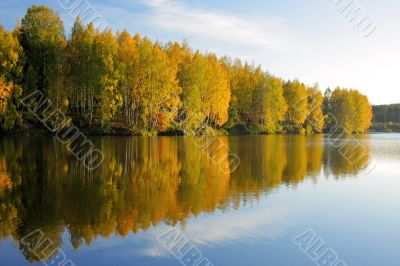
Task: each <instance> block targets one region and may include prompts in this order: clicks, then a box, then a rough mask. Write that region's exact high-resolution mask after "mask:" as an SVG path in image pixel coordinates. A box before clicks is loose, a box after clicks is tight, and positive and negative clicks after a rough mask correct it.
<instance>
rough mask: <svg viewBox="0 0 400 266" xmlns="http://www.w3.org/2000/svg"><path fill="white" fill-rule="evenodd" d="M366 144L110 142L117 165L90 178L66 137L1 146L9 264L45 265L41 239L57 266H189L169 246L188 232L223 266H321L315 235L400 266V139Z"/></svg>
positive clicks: (104, 146) (355, 260)
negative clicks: (167, 236) (304, 244)
mask: <svg viewBox="0 0 400 266" xmlns="http://www.w3.org/2000/svg"><path fill="white" fill-rule="evenodd" d="M357 139H358V140H357V142H355V141H350V142H348V143H347V144H346V143H345V142H343V145H342V146H340V147H341V149H338V148H337V147H338V146H337V145H336V144H335V143H332V142H331V141H329V140H328V139H324V138H323V137H322V136H311V137H305V136H245V137H220V138H218V143H219V145H220V147H222V148H219V149H218V151H217V153H216V149H213V147H212V145H213V144H212V145H210V146H208V147H205V146H199V145H197V144H198V142H196V141H195V140H194V139H193V138H182V137H155V138H135V137H98V138H94V139H93V141H94V142H95V144H96V146H97V147H99V148H100V149H101V150H102V151H103V153H104V156H105V160H104V162H103V164H102V165H101V167H100V168H99V169H97V170H96V171H94V172H88V171H86V170H85V168H84V167H83V166H82V165H81V164H80V163H79V162H77V161H76V159H75V158H74V157H73V156H72V155H71V154H70V152H68V149H67V148H66V147H65V146H63V145H62V144H59V143H58V142H57V140H56V139H54V138H51V137H19V138H15V137H2V138H0V265H8V266H12V265H44V264H43V263H42V262H40V258H42V257H39V256H38V254H37V252H36V251H37V250H40V249H39V248H38V247H37V249H34V248H32V246H31V247H30V246H29V245H28V246H27V245H25V244H24V239H26V238H24V237H26V236H27V235H29V234H30V233H32V232H41V233H43V239H46V240H48V241H49V243H50V246H49V248H47V249H42V250H41V256H45V257H46V256H47V257H49V261H47V264H48V265H51V260H52V259H53V260H54V256H51V255H52V253H54V251H55V250H56V251H57V252H58V254H61V252H63V254H65V256H66V257H67V258H68V259H69V260H70V261H72V262H73V263H74V265H77V266H78V265H163V266H164V265H182V264H181V262H180V261H179V260H178V259H176V258H175V257H174V256H173V254H172V253H171V251H170V250H168V249H167V248H165V247H164V246H163V244H162V243H160V241H159V240H158V237H159V236H160V234H163V233H165V232H168V230H170V229H171V228H177V229H178V230H179V232H180V236H184V237H185V239H186V238H187V239H188V240H190V242H188V245H190V247H196V248H197V249H198V250H199V251H200V252H201V253H202V256H203V257H204V258H207V259H208V260H209V262H210V263H212V264H213V265H285V266H286V265H288V266H295V265H296V266H302V265H316V264H315V262H314V261H313V260H312V259H311V258H310V257H309V256H308V255H307V254H306V253H305V252H303V251H302V250H301V249H300V247H298V246H296V245H295V244H294V243H293V241H292V239H293V238H295V237H296V236H298V235H300V234H302V233H303V232H305V231H307V230H308V229H311V230H313V231H314V232H315V234H316V235H317V237H319V238H320V239H321V240H323V242H324V248H325V250H326V249H328V248H331V249H332V250H334V251H335V252H336V254H337V255H338V256H339V258H340V259H341V260H343V262H345V263H346V265H349V266H351V265H355V266H356V265H357V266H365V265H373V266H375V265H377V266H380V265H384V266H385V265H388V266H391V265H393V266H398V265H400V252H399V247H400V229H399V226H400V213H399V206H400V181H399V178H400V165H399V162H400V135H396V134H376V135H365V136H357ZM342 141H345V140H342ZM196 143H197V144H196ZM221 144H223V145H221ZM229 152H233V153H235V154H236V155H237V156H238V157H239V158H240V160H241V163H240V166H239V168H238V169H237V170H236V171H229V169H230V168H229V166H228V165H229V162H228V159H227V158H228V154H229ZM213 153H215V154H213ZM343 154H347V157H352V158H357V160H356V162H354V161H355V159H353V160H351V158H350V159H346V158H347V157H346V156H343ZM349 154H350V155H349ZM210 158H211V159H210ZM217 161H218V163H216V162H217ZM221 166H224V167H225V168H224V167H221ZM227 166H228V167H227ZM222 169H224V171H223V170H222ZM226 170H228V171H226ZM38 230H40V231H38ZM172 232H173V231H172ZM43 239H42V240H43ZM321 250H323V249H321ZM39 255H40V254H39ZM188 265H191V264H188ZM343 265H344V264H343Z"/></svg>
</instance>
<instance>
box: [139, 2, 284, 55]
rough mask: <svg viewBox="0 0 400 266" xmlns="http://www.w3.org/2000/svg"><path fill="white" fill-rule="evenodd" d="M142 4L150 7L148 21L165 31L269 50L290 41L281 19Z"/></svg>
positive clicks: (179, 4)
mask: <svg viewBox="0 0 400 266" xmlns="http://www.w3.org/2000/svg"><path fill="white" fill-rule="evenodd" d="M142 3H144V4H145V5H147V6H148V7H149V8H150V9H151V14H150V17H149V18H148V21H147V22H148V23H150V24H152V25H153V26H155V27H157V28H160V29H162V30H164V31H169V32H174V33H176V32H179V33H182V34H185V36H195V37H201V38H203V39H208V40H215V41H218V42H221V41H222V42H225V43H227V44H230V45H237V46H240V47H247V48H249V47H250V48H251V47H253V48H257V49H261V50H270V51H271V50H272V51H283V49H285V46H286V45H288V44H289V43H290V42H288V38H287V36H290V33H289V30H288V29H287V28H286V27H285V24H284V22H283V21H282V20H281V19H277V18H269V19H267V18H262V17H259V16H252V17H245V16H239V15H237V14H231V13H228V12H222V11H216V10H201V9H193V8H188V7H187V6H186V5H184V4H182V2H178V1H174V0H145V1H142Z"/></svg>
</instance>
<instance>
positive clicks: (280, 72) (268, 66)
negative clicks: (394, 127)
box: [0, 0, 400, 104]
mask: <svg viewBox="0 0 400 266" xmlns="http://www.w3.org/2000/svg"><path fill="white" fill-rule="evenodd" d="M32 4H36V5H40V4H44V5H47V6H49V7H51V8H53V9H54V10H56V11H57V12H58V13H59V14H60V16H61V17H62V19H63V20H64V23H65V29H66V34H67V35H69V34H70V29H71V26H72V23H73V21H74V19H75V17H76V15H77V14H82V13H80V12H79V10H75V12H74V11H73V7H72V8H71V7H70V6H68V5H72V6H73V4H77V5H78V4H81V7H86V8H87V7H90V8H93V9H92V10H94V11H95V13H96V16H98V17H101V18H102V19H104V21H106V22H107V26H109V27H111V28H112V29H113V30H114V31H117V30H124V29H126V30H128V31H129V32H130V33H132V34H135V33H140V35H142V36H145V35H147V36H148V37H150V38H151V39H152V40H158V41H161V42H168V41H179V42H181V41H184V40H186V41H187V42H188V43H189V44H190V46H191V47H192V48H193V49H195V50H197V49H198V50H200V51H202V52H214V53H216V54H217V55H219V56H224V55H229V56H231V57H232V58H236V57H237V58H240V59H243V60H246V61H248V62H249V63H253V64H255V65H261V66H262V68H263V69H264V70H265V71H268V72H269V73H271V74H274V75H277V76H279V77H282V78H284V79H299V80H300V81H302V82H304V83H306V84H308V85H313V84H315V83H316V82H317V83H318V84H319V86H320V88H321V90H323V91H324V90H325V89H326V88H328V87H330V88H335V87H336V86H340V87H344V88H353V89H358V90H360V91H361V92H362V93H363V94H366V95H368V97H369V99H370V102H371V103H373V104H390V103H400V88H398V87H397V82H396V77H398V76H397V75H398V68H399V66H400V30H399V28H400V16H399V15H398V11H399V10H400V2H399V1H395V0H380V1H376V0H304V1H300V0H285V1H282V0H269V1H266V0H251V1H249V0H246V1H245V0H229V1H228V0H217V1H211V0H190V1H183V0H96V1H95V0H0V23H1V24H2V25H3V26H4V27H5V28H7V29H10V30H11V29H13V28H14V25H15V23H16V21H17V20H18V19H21V18H22V17H23V16H24V14H25V12H26V9H27V8H28V7H29V6H30V5H32ZM87 20H88V21H90V18H88V19H87ZM98 21H99V20H98ZM396 66H397V67H396Z"/></svg>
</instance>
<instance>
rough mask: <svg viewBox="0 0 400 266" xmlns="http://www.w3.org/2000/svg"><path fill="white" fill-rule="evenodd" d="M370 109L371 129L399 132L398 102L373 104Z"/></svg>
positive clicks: (399, 115)
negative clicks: (371, 117) (371, 111)
mask: <svg viewBox="0 0 400 266" xmlns="http://www.w3.org/2000/svg"><path fill="white" fill-rule="evenodd" d="M372 110H373V113H374V116H373V119H372V122H373V124H372V126H371V130H372V131H378V132H400V104H385V105H375V106H373V107H372Z"/></svg>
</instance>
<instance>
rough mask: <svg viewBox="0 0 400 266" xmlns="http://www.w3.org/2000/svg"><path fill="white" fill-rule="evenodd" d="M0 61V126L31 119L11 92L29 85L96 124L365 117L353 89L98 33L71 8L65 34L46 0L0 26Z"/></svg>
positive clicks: (300, 125)
mask: <svg viewBox="0 0 400 266" xmlns="http://www.w3.org/2000/svg"><path fill="white" fill-rule="evenodd" d="M0 60H1V64H0V122H1V129H2V130H3V131H7V130H13V129H15V128H19V127H21V126H23V125H26V124H27V123H33V124H34V123H35V121H34V120H33V118H32V115H31V114H29V113H28V112H27V111H26V110H24V108H23V107H22V106H21V104H20V99H21V98H22V97H24V96H26V95H29V94H30V93H32V92H34V91H37V90H39V91H41V92H42V93H43V94H44V95H45V96H46V97H47V98H48V99H49V100H51V102H52V104H53V105H54V106H55V107H56V108H58V109H60V110H62V111H63V112H64V113H66V114H67V115H68V117H69V119H70V120H71V122H72V121H73V122H74V124H76V125H79V126H81V127H85V128H92V129H95V130H98V131H99V132H103V133H111V132H113V131H114V132H115V131H116V130H117V129H123V130H125V131H127V132H129V133H130V134H137V135H154V134H167V133H179V134H185V135H200V134H220V133H223V132H238V133H268V134H275V133H309V134H311V133H322V132H326V131H329V130H331V129H332V127H333V123H332V119H331V116H329V115H328V114H331V115H332V116H333V117H335V119H337V121H338V123H340V124H341V125H342V126H343V131H347V132H348V133H361V132H365V131H366V130H367V129H368V128H369V125H370V121H371V118H372V109H371V105H370V103H369V101H368V98H367V97H366V96H364V95H362V94H361V93H359V92H358V91H356V90H348V89H342V88H336V89H335V90H334V91H333V92H331V91H330V90H329V89H328V90H327V91H326V92H325V95H323V94H322V92H321V91H320V89H319V87H318V85H317V84H316V85H314V86H308V85H305V84H304V83H302V82H300V81H298V80H289V81H285V80H283V79H281V78H279V77H276V76H274V75H271V74H270V73H268V72H265V71H263V70H262V68H261V66H254V65H251V64H248V63H247V62H242V61H241V60H239V59H231V58H230V57H227V56H225V57H222V58H218V57H217V56H216V55H215V54H213V53H201V52H199V51H194V50H193V49H191V48H190V47H189V45H188V44H187V43H185V42H184V43H177V42H169V43H167V44H162V43H160V42H152V41H151V40H150V39H149V38H147V37H142V36H140V35H139V34H136V35H134V36H131V35H130V34H129V33H128V32H127V31H123V32H117V33H116V34H115V35H114V34H113V32H112V30H111V29H108V30H106V31H104V32H100V31H98V30H96V29H95V28H94V26H93V24H89V25H84V24H83V22H82V21H81V20H80V19H79V17H78V18H77V19H76V20H75V22H74V25H73V28H72V31H71V34H70V36H69V37H68V38H67V37H66V35H65V30H64V24H63V21H62V20H61V18H60V16H59V15H58V14H57V13H56V12H54V11H53V10H51V9H50V8H48V7H46V6H35V5H32V6H31V7H29V8H28V10H27V13H26V15H25V16H24V17H23V18H22V20H21V22H20V23H18V24H17V26H16V27H15V29H14V30H13V31H11V32H10V31H6V30H4V29H3V27H1V25H0ZM36 100H37V99H36ZM41 111H43V112H45V110H41ZM36 123H37V121H36ZM65 126H66V127H68V123H67V124H65Z"/></svg>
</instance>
